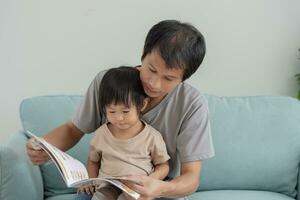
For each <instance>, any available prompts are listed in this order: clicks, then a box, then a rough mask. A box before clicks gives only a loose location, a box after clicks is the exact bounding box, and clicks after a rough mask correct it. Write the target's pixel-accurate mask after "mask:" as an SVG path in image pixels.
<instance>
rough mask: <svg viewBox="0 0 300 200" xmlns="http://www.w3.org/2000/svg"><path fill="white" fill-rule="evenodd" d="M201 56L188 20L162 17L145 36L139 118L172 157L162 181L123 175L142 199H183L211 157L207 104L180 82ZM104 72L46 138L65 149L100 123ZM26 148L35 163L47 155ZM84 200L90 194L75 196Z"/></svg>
mask: <svg viewBox="0 0 300 200" xmlns="http://www.w3.org/2000/svg"><path fill="white" fill-rule="evenodd" d="M204 55H205V41H204V38H203V36H202V35H201V33H200V32H199V31H198V30H197V29H196V28H195V27H193V26H192V25H190V24H187V23H181V22H179V21H176V20H165V21H161V22H159V23H158V24H156V25H154V26H153V27H152V28H151V29H150V31H149V33H148V35H147V37H146V41H145V45H144V50H143V55H142V58H141V60H142V64H141V66H138V69H139V71H140V78H141V81H142V83H143V88H144V90H145V92H146V94H147V95H148V96H149V97H150V101H149V103H148V106H147V108H146V109H145V111H144V112H143V116H142V119H143V120H145V121H146V122H147V123H149V124H150V125H152V126H153V127H154V128H156V129H157V130H158V131H160V132H161V133H162V136H163V138H164V140H165V143H166V145H167V150H168V153H169V155H170V157H171V159H170V161H169V164H170V172H169V175H168V177H169V178H168V180H166V181H161V180H159V177H156V178H157V179H156V178H154V177H148V176H128V177H126V178H128V179H130V180H132V181H133V182H135V183H136V184H133V183H132V182H130V181H128V182H126V184H127V185H128V186H129V187H131V188H132V189H133V190H135V191H137V192H138V193H140V194H141V195H142V197H141V199H154V198H159V197H163V198H174V197H176V198H178V199H184V197H185V196H187V195H189V194H191V193H193V192H194V191H196V190H197V188H198V185H199V176H200V171H201V162H202V160H204V159H207V158H210V157H213V156H214V149H213V145H212V140H211V133H210V125H209V120H208V107H207V103H206V101H205V99H204V98H203V97H202V96H201V94H200V93H199V92H198V91H197V90H196V89H195V88H193V87H192V86H190V85H189V84H187V83H185V82H184V81H185V80H186V79H187V78H189V77H190V76H191V75H192V74H193V73H194V72H195V71H196V70H197V69H198V67H199V66H200V64H201V63H202V60H203V58H204ZM104 74H105V72H100V73H99V74H98V75H97V76H96V77H95V79H94V80H93V81H92V83H91V84H90V86H89V88H88V90H87V93H86V94H85V96H84V98H83V100H82V102H81V104H80V106H79V108H78V110H77V112H76V113H75V115H74V116H73V118H72V120H71V121H69V122H67V123H66V124H64V125H62V126H60V127H58V128H56V129H55V130H53V131H51V132H50V133H48V134H47V135H46V136H44V138H45V139H46V140H47V141H48V142H50V143H52V144H54V145H55V146H57V147H58V148H60V149H61V150H63V151H66V150H68V149H70V148H71V147H73V146H74V145H75V144H76V143H77V142H78V141H79V140H80V139H81V137H82V136H83V135H84V133H89V132H93V131H95V130H96V129H97V128H98V127H99V126H101V125H102V124H103V123H104V122H105V118H104V117H103V115H102V114H101V112H100V109H99V101H98V97H99V85H100V82H101V79H102V76H103V75H104ZM27 152H28V156H29V158H30V160H31V161H32V162H33V163H34V164H43V163H45V162H46V161H47V160H48V159H49V157H48V156H47V154H46V153H45V152H43V151H36V150H34V149H33V148H32V147H31V146H30V144H29V143H28V144H27ZM158 176H159V175H158ZM180 197H182V198H180ZM86 198H87V199H88V198H89V199H90V198H91V196H88V197H87V196H85V197H83V196H82V197H80V196H79V197H77V199H86Z"/></svg>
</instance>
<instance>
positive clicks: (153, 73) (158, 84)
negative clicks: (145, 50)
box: [139, 50, 183, 99]
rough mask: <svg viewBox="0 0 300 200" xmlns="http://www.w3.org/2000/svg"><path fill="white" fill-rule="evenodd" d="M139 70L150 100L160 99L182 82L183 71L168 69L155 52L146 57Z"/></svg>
mask: <svg viewBox="0 0 300 200" xmlns="http://www.w3.org/2000/svg"><path fill="white" fill-rule="evenodd" d="M139 70H140V78H141V81H142V83H143V87H144V90H145V92H146V94H147V95H148V96H149V97H150V98H158V99H161V98H163V97H164V96H165V95H167V94H168V93H169V92H171V91H172V90H173V89H174V88H175V87H176V86H177V85H178V84H179V83H181V82H182V77H183V70H182V69H179V68H175V69H168V68H167V65H166V63H165V61H164V60H163V59H162V57H161V56H160V54H159V52H158V51H157V50H153V51H152V52H151V53H149V54H147V55H146V57H145V58H144V59H143V61H142V65H141V67H140V68H139Z"/></svg>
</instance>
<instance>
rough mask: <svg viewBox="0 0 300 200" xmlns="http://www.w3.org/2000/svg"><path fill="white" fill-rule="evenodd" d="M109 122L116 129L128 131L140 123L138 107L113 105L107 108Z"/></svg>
mask: <svg viewBox="0 0 300 200" xmlns="http://www.w3.org/2000/svg"><path fill="white" fill-rule="evenodd" d="M105 110H106V117H107V120H108V121H109V122H110V123H111V124H112V125H114V126H116V128H118V129H121V130H126V129H129V128H131V127H132V126H134V125H135V124H136V123H137V122H139V114H138V111H137V108H136V106H134V105H130V106H129V107H127V106H126V105H124V104H111V105H109V106H106V107H105Z"/></svg>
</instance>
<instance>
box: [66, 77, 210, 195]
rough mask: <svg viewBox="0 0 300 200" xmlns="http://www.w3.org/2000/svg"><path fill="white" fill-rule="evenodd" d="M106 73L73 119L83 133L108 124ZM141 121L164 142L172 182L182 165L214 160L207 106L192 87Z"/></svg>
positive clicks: (180, 90) (170, 96)
mask: <svg viewBox="0 0 300 200" xmlns="http://www.w3.org/2000/svg"><path fill="white" fill-rule="evenodd" d="M105 72H106V71H102V72H100V73H98V74H97V76H96V77H95V79H94V80H93V81H92V83H91V84H90V86H89V88H88V90H87V92H86V94H85V96H84V98H83V100H82V102H81V104H80V106H79V108H78V110H77V112H76V113H75V114H74V116H73V118H72V122H73V123H74V125H75V126H76V127H77V128H79V129H80V130H81V131H82V132H84V133H91V132H94V131H95V130H96V129H97V128H99V127H100V126H101V125H102V124H104V123H105V122H106V118H105V116H104V115H103V114H102V113H100V108H99V104H98V102H99V87H100V83H101V80H102V77H103V75H104V74H105ZM142 119H143V120H144V121H146V122H147V123H148V124H150V125H151V126H153V127H154V128H155V129H157V130H158V131H159V132H160V133H161V134H162V136H163V138H164V141H165V143H166V146H167V150H168V154H169V155H170V157H171V159H170V160H169V165H170V172H169V175H168V177H169V178H174V177H176V176H178V175H180V163H183V162H189V161H196V160H204V159H207V158H211V157H213V156H214V148H213V144H212V138H211V130H210V124H209V119H208V106H207V102H206V100H205V98H204V97H203V96H202V95H201V94H200V93H199V91H198V90H196V89H195V88H193V87H192V86H191V85H189V84H187V83H185V82H182V83H180V84H179V85H178V86H177V87H176V88H175V89H174V90H173V91H171V92H170V93H169V94H168V95H167V96H165V97H164V99H163V100H162V101H161V102H160V103H159V104H158V105H157V106H155V107H154V108H152V109H151V110H150V111H148V112H147V113H145V114H144V115H143V116H142ZM181 199H183V198H181Z"/></svg>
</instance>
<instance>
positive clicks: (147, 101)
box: [141, 97, 150, 112]
mask: <svg viewBox="0 0 300 200" xmlns="http://www.w3.org/2000/svg"><path fill="white" fill-rule="evenodd" d="M149 100H150V99H149V97H147V98H145V99H144V104H143V107H142V109H141V112H143V111H144V110H145V109H146V108H147V105H148V103H149Z"/></svg>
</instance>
